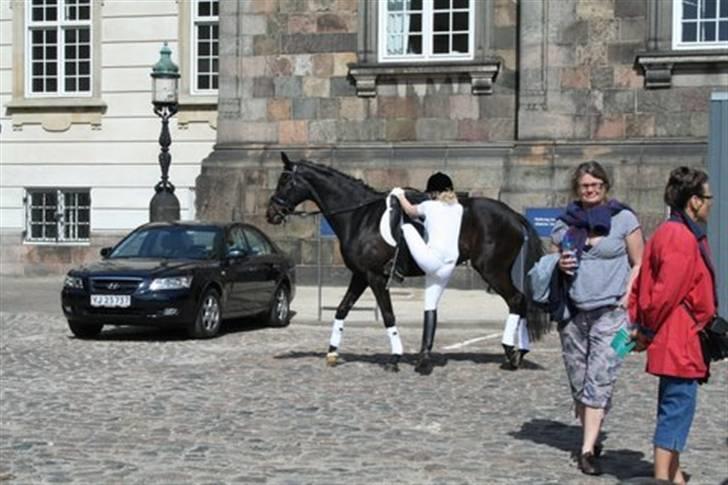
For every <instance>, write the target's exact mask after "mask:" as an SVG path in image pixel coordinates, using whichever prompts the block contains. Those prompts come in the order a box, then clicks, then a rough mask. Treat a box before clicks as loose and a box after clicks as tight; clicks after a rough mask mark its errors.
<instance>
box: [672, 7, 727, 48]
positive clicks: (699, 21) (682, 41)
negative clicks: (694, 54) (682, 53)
mask: <svg viewBox="0 0 728 485" xmlns="http://www.w3.org/2000/svg"><path fill="white" fill-rule="evenodd" d="M672 44H673V48H675V49H715V48H719V49H725V48H727V47H728V0H674V2H673V35H672Z"/></svg>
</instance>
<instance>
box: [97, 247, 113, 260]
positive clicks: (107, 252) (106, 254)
mask: <svg viewBox="0 0 728 485" xmlns="http://www.w3.org/2000/svg"><path fill="white" fill-rule="evenodd" d="M100 253H101V257H102V258H108V257H109V255H111V247H108V248H101V251H100Z"/></svg>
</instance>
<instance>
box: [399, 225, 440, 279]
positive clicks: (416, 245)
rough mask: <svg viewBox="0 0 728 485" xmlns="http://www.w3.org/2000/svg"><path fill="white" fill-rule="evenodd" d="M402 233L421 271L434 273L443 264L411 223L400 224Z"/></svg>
mask: <svg viewBox="0 0 728 485" xmlns="http://www.w3.org/2000/svg"><path fill="white" fill-rule="evenodd" d="M402 234H403V235H404V238H405V240H406V241H407V246H408V247H409V250H410V254H412V257H413V258H414V260H415V262H416V263H417V266H419V267H420V268H421V269H422V271H424V272H425V273H435V272H436V271H438V270H439V269H440V268H441V267H442V266H443V262H442V260H441V259H440V258H439V257H438V256H437V255H436V254H435V253H434V251H432V250H431V249H430V248H428V247H427V244H425V241H424V240H423V239H422V236H420V233H419V232H417V229H415V228H414V226H413V225H412V224H404V225H403V226H402Z"/></svg>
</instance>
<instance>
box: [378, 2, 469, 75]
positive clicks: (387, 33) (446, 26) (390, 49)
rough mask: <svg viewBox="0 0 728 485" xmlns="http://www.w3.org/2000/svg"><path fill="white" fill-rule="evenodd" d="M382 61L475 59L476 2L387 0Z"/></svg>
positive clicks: (383, 15) (383, 11)
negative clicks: (474, 19) (474, 4)
mask: <svg viewBox="0 0 728 485" xmlns="http://www.w3.org/2000/svg"><path fill="white" fill-rule="evenodd" d="M380 7H381V8H380V9H379V27H380V28H379V32H380V34H379V49H378V52H379V61H380V62H386V61H443V60H471V59H473V37H474V35H473V17H474V15H473V0H386V2H382V3H381V4H380Z"/></svg>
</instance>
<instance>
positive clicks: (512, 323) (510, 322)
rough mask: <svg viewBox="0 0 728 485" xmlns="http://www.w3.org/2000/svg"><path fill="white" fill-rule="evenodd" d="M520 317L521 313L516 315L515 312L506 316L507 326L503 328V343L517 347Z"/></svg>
mask: <svg viewBox="0 0 728 485" xmlns="http://www.w3.org/2000/svg"><path fill="white" fill-rule="evenodd" d="M520 318H521V317H520V315H516V314H515V313H509V314H508V318H506V326H505V327H504V328H503V339H502V340H501V343H502V344H503V345H510V346H511V347H515V345H516V332H517V331H518V320H519V319H520Z"/></svg>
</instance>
